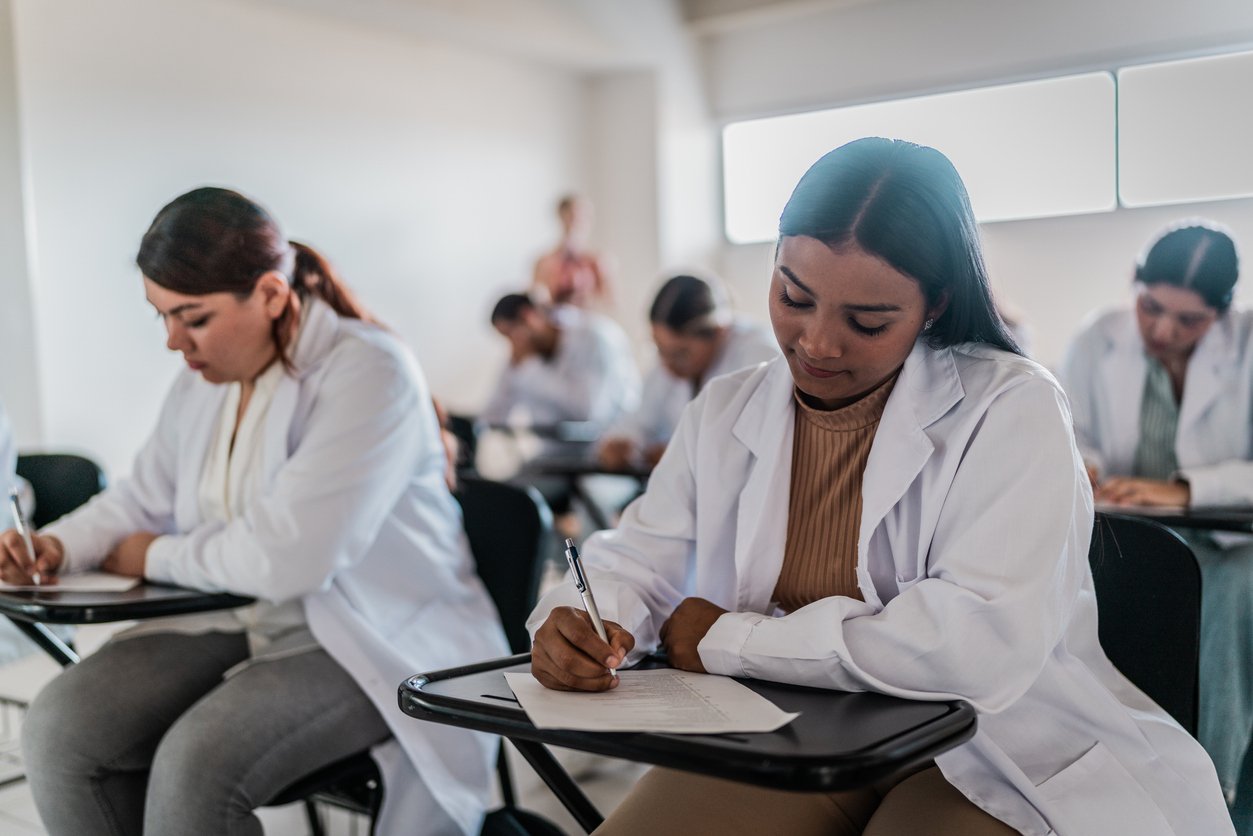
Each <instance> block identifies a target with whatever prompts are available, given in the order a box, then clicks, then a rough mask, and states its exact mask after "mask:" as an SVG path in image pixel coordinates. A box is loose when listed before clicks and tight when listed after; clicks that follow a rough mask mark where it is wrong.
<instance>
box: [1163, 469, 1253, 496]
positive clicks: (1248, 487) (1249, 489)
mask: <svg viewBox="0 0 1253 836" xmlns="http://www.w3.org/2000/svg"><path fill="white" fill-rule="evenodd" d="M1178 476H1179V477H1180V478H1182V479H1185V480H1187V482H1188V492H1189V495H1190V496H1189V503H1190V504H1191V505H1194V506H1200V505H1253V462H1251V461H1244V460H1241V459H1234V460H1232V461H1225V462H1219V463H1218V464H1212V465H1207V466H1204V467H1187V468H1183V469H1182V470H1180V471H1179V473H1178Z"/></svg>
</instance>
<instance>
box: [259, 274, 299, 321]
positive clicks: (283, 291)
mask: <svg viewBox="0 0 1253 836" xmlns="http://www.w3.org/2000/svg"><path fill="white" fill-rule="evenodd" d="M252 292H253V294H254V295H259V296H260V299H261V305H262V307H264V308H265V312H266V315H268V316H269V317H270V319H278V318H279V317H280V316H282V315H283V312H284V311H286V310H287V304H288V301H289V300H290V298H291V292H292V291H291V285H290V284H288V283H287V277H286V276H284V275H283V274H282V273H280V272H279V271H277V270H270V271H269V272H266V273H262V274H261V278H259V279H257V283H256V285H255V286H254V287H253V289H252Z"/></svg>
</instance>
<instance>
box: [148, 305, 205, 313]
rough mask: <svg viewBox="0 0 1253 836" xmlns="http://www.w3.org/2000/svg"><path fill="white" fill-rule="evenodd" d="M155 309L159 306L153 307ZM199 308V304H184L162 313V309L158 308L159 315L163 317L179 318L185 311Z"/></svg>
mask: <svg viewBox="0 0 1253 836" xmlns="http://www.w3.org/2000/svg"><path fill="white" fill-rule="evenodd" d="M153 307H154V308H156V307H157V306H156V305H153ZM199 307H200V303H199V302H184V303H183V304H181V305H176V306H175V307H173V308H171V309H170V310H168V311H165V312H162V310H161V309H160V308H157V313H159V314H161V315H162V316H178V315H179V314H181V313H183V312H185V311H190V310H193V309H195V308H199Z"/></svg>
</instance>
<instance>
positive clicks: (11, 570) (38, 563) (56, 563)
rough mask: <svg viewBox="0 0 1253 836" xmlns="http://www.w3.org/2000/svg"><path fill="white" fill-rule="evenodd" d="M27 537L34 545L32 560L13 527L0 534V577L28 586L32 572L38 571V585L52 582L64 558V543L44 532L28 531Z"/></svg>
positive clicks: (30, 582) (6, 580)
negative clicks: (29, 534)
mask: <svg viewBox="0 0 1253 836" xmlns="http://www.w3.org/2000/svg"><path fill="white" fill-rule="evenodd" d="M30 539H31V544H32V545H33V546H34V547H35V560H34V562H33V563H32V562H31V559H30V554H29V552H27V551H26V542H25V541H24V540H23V539H22V535H20V534H18V533H17V530H16V529H13V528H10V529H9V530H8V531H5V532H3V533H0V580H2V581H4V582H5V583H11V584H20V585H22V586H29V585H31V584H32V583H33V582H34V579H33V575H34V574H35V573H38V574H39V580H40V583H41V584H53V583H56V576H57V572H59V571H60V570H61V564H62V563H63V562H64V561H65V546H63V545H62V544H61V541H60V540H58V539H57V538H56V537H52V536H49V535H46V534H32V535H31V536H30Z"/></svg>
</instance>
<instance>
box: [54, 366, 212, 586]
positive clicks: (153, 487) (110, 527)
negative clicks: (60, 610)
mask: <svg viewBox="0 0 1253 836" xmlns="http://www.w3.org/2000/svg"><path fill="white" fill-rule="evenodd" d="M193 375H194V373H193V372H190V371H185V372H183V373H181V374H180V376H179V377H178V379H176V380H175V382H174V385H173V386H172V387H170V392H169V394H168V395H166V399H165V403H164V404H163V405H162V407H161V413H160V415H159V417H158V418H157V426H156V429H155V430H154V431H153V433H152V435H151V436H150V437H149V438H148V440H147V441H146V442H145V443H144V446H143V447H142V448H140V451H139V454H138V455H137V456H136V457H135V463H134V465H133V466H132V468H131V473H130V475H129V476H127V477H125V478H123V479H120V480H119V481H118V482H117V483H116V484H114V485H112V486H110V487H109V488H108V489H107V490H105V491H104V492H103V493H100V494H97V495H96V496H94V497H92V499H91V500H90V501H88V502H87V504H86V505H83V506H82V507H81V508H78V509H76V510H75V511H73V512H72V513H70V514H68V515H67V516H65V517H62V518H61V519H59V520H57V521H56V522H54V523H52V524H51V525H48V526H46V527H45V528H44V529H43V531H42V532H41V533H43V534H51V535H53V536H55V537H56V538H58V539H59V540H60V541H61V543H62V545H64V547H65V563H64V564H63V565H62V567H61V571H62V572H78V571H83V570H85V569H91V568H94V567H96V566H99V565H100V563H101V562H103V561H104V559H105V557H106V556H107V555H108V554H109V552H111V551H112V550H113V547H114V546H115V545H117V543H118V541H120V540H121V539H122V538H123V537H126V536H128V535H131V534H135V533H137V532H141V531H148V532H152V533H155V534H166V533H169V532H171V531H174V527H175V526H174V496H175V486H176V484H177V470H178V428H179V425H180V424H181V423H182V420H181V409H180V408H181V406H182V404H183V403H185V399H186V397H187V392H188V390H189V389H190V388H191V387H192V386H193V385H194V384H195V378H194V376H193Z"/></svg>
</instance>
